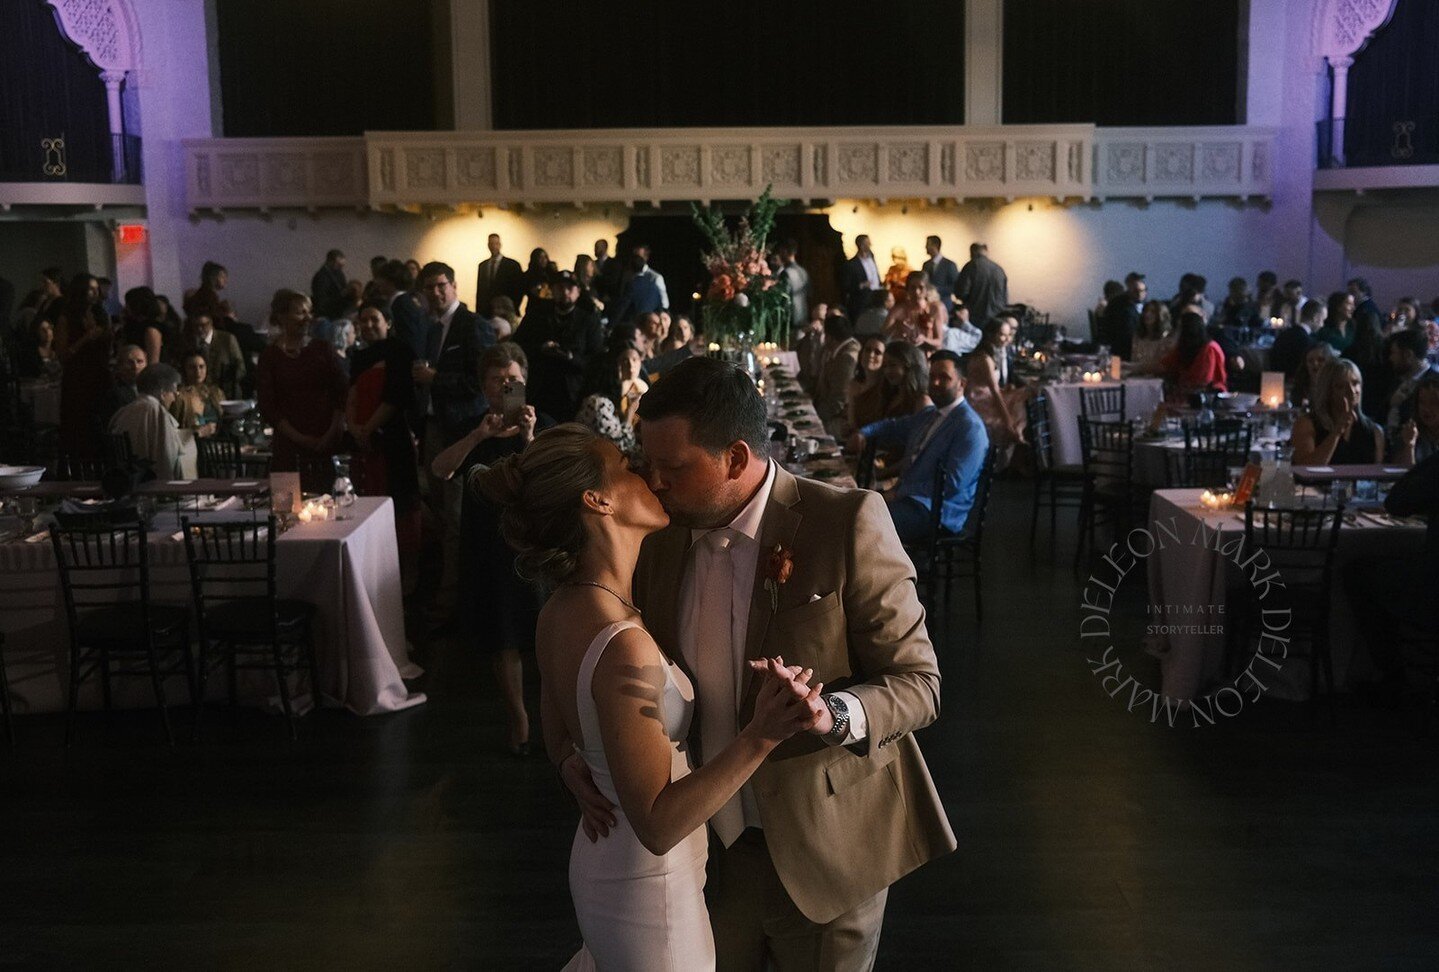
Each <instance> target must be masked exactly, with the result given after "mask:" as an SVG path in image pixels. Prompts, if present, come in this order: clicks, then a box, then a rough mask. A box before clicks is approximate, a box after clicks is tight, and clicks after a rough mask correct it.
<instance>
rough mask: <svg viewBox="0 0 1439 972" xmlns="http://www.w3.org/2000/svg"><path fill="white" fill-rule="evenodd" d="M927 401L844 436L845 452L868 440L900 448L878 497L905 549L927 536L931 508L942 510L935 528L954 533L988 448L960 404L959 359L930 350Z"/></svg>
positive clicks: (979, 425) (980, 426) (977, 423)
mask: <svg viewBox="0 0 1439 972" xmlns="http://www.w3.org/2000/svg"><path fill="white" fill-rule="evenodd" d="M929 398H930V401H931V402H932V403H933V404H932V405H931V406H930V407H929V408H927V409H925V410H924V411H922V412H918V413H916V414H914V415H911V416H908V417H905V418H893V419H883V420H881V421H879V422H874V423H871V424H870V425H866V426H864V427H863V428H861V429H860V430H859V431H858V432H856V433H855V434H854V435H853V436H851V437H850V442H849V445H850V448H851V449H853V450H854V451H856V452H860V451H862V450H863V449H864V445H865V442H866V441H867V440H870V439H873V440H874V441H875V443H876V444H877V445H879V446H880V447H889V448H902V449H903V450H904V459H903V461H902V463H901V468H902V471H901V473H900V476H899V482H898V483H897V484H896V485H895V486H893V487H891V488H890V489H888V490H886V491H885V493H884V498H885V504H886V505H887V506H888V508H889V513H890V516H891V517H892V518H893V519H894V529H895V532H896V533H898V534H899V539H900V540H901V541H902V542H903V543H904V544H905V545H906V546H910V545H914V544H918V543H921V542H922V541H924V540H925V539H927V538H928V537H929V536H930V532H931V531H930V516H931V510H932V508H933V506H934V504H935V503H939V504H941V506H942V510H941V512H940V525H941V526H942V527H943V528H944V529H945V530H948V531H949V532H951V533H959V532H961V531H962V530H963V529H964V525H965V521H966V520H968V519H969V510H970V507H971V506H973V504H974V494H975V489H976V487H977V486H978V484H979V473H980V469H981V468H982V467H983V465H984V457H985V453H986V452H987V451H988V449H989V433H988V432H987V431H986V430H985V427H984V422H983V421H982V420H981V419H980V417H979V416H978V415H977V414H976V413H975V411H974V409H973V408H972V407H970V404H969V402H967V401H965V399H964V375H963V373H962V372H961V371H960V360H959V355H957V354H955V353H953V352H952V351H936V352H935V353H934V354H933V355H931V356H930V360H929ZM940 468H943V469H944V492H943V495H941V496H935V495H934V484H935V479H936V477H937V475H938V470H939V469H940Z"/></svg>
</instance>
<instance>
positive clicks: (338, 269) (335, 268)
mask: <svg viewBox="0 0 1439 972" xmlns="http://www.w3.org/2000/svg"><path fill="white" fill-rule="evenodd" d="M386 262H388V261H386ZM372 276H379V274H372ZM348 282H349V281H347V280H346V279H345V254H344V252H343V251H341V250H331V251H330V252H328V253H326V254H325V262H324V264H323V265H322V266H321V267H320V269H318V270H316V271H315V275H314V276H313V277H311V278H310V300H311V301H313V302H314V306H315V314H316V316H318V317H344V316H345V310H346V309H347V307H348V303H347V301H346V300H345V285H346V284H347V283H348ZM362 286H363V285H362Z"/></svg>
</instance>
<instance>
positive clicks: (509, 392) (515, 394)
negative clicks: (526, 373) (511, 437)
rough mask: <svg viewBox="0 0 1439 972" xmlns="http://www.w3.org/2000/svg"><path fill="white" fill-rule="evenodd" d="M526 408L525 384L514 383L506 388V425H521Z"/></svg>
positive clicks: (520, 382)
mask: <svg viewBox="0 0 1439 972" xmlns="http://www.w3.org/2000/svg"><path fill="white" fill-rule="evenodd" d="M524 408H525V383H524V382H522V381H512V382H510V383H509V384H508V385H506V386H505V397H504V414H505V424H506V425H519V424H520V413H521V412H522V411H524Z"/></svg>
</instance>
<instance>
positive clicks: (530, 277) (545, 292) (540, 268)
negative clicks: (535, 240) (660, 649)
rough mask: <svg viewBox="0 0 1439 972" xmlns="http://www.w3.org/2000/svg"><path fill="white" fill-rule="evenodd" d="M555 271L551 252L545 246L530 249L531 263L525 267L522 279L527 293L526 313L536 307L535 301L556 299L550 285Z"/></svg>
mask: <svg viewBox="0 0 1439 972" xmlns="http://www.w3.org/2000/svg"><path fill="white" fill-rule="evenodd" d="M554 272H555V269H554V264H553V263H552V262H551V261H550V254H549V252H548V251H546V250H545V249H544V247H539V246H537V247H535V248H534V249H533V250H531V251H530V264H529V266H527V267H525V274H524V277H523V278H522V279H521V285H522V286H523V288H524V293H525V313H526V314H528V313H529V312H530V311H531V310H532V309H534V308H533V304H534V302H535V301H548V300H553V299H554V294H553V293H552V289H551V285H550V277H551V276H553V274H554Z"/></svg>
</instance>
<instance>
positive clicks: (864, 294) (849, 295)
mask: <svg viewBox="0 0 1439 972" xmlns="http://www.w3.org/2000/svg"><path fill="white" fill-rule="evenodd" d="M843 287H844V306H845V309H846V310H848V311H849V316H850V317H851V318H852V319H853V320H854V322H855V327H856V328H858V327H859V322H860V317H861V316H863V312H864V310H865V309H866V308H867V307H872V306H874V303H873V295H874V294H876V293H880V292H884V293H888V292H889V289H888V288H887V287H886V286H885V283H884V280H883V279H882V278H881V277H880V275H879V266H878V265H877V264H876V263H875V260H874V249H873V247H871V246H870V242H869V237H868V236H867V235H866V234H864V233H861V234H859V235H858V236H856V237H855V238H854V256H852V257H850V258H849V259H848V260H846V261H845V264H844V276H843ZM872 333H878V328H876V329H875V331H874V332H872Z"/></svg>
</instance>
